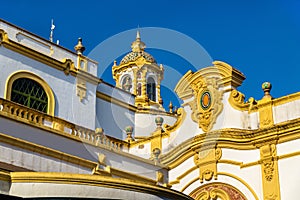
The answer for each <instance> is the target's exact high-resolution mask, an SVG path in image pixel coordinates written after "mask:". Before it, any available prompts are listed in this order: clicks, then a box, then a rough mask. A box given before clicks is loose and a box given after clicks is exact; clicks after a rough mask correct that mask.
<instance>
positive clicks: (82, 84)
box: [76, 76, 87, 102]
mask: <svg viewBox="0 0 300 200" xmlns="http://www.w3.org/2000/svg"><path fill="white" fill-rule="evenodd" d="M76 88H77V89H76V93H77V96H79V99H80V101H81V102H82V101H83V99H84V98H85V97H86V90H87V88H86V80H84V79H82V78H81V77H80V76H77V83H76Z"/></svg>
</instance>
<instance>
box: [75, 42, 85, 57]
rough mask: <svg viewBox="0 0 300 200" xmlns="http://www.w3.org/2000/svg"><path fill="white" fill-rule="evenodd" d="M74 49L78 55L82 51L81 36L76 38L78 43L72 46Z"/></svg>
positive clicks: (83, 48)
mask: <svg viewBox="0 0 300 200" xmlns="http://www.w3.org/2000/svg"><path fill="white" fill-rule="evenodd" d="M74 49H75V51H76V52H77V54H80V55H81V54H82V53H83V52H84V50H85V47H84V46H83V45H82V38H78V43H77V45H76V46H75V47H74Z"/></svg>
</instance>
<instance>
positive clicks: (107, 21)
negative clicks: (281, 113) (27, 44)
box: [0, 0, 300, 103]
mask: <svg viewBox="0 0 300 200" xmlns="http://www.w3.org/2000/svg"><path fill="white" fill-rule="evenodd" d="M299 10H300V1H297V0H289V1H286V0H270V1H260V0H251V1H250V0H249V1H240V0H236V1H224V0H219V1H214V0H210V1H207V0H206V1H202V0H194V1H179V0H177V1H176V0H175V1H160V0H153V1H132V0H131V1H104V0H103V1H100V0H99V1H97V0H94V1H92V0H85V1H75V0H74V1H71V0H69V1H68V0H65V1H63V0H60V1H58V0H53V1H33V0H27V1H21V0H18V1H4V2H2V3H1V13H0V17H1V18H2V19H4V20H6V21H8V22H11V23H13V24H15V25H17V26H20V27H22V28H24V29H26V30H28V31H30V32H32V33H35V34H37V35H40V36H41V37H44V38H49V29H50V20H51V19H52V18H53V19H54V21H55V25H56V28H55V30H54V39H55V40H56V39H59V40H60V44H61V45H62V46H64V47H66V48H69V49H72V50H73V47H74V45H75V44H76V42H77V38H78V37H82V38H83V42H84V45H85V46H86V49H87V50H86V52H85V54H86V55H87V54H88V53H89V52H90V51H91V50H92V49H94V48H95V46H96V45H98V44H99V43H101V42H102V41H104V40H106V39H107V38H109V37H111V36H113V35H115V34H118V33H120V32H123V31H126V30H129V29H133V28H137V26H138V25H139V26H140V27H162V28H168V29H172V30H175V31H178V32H181V33H183V34H185V35H187V36H189V37H191V38H193V39H194V40H196V41H197V42H198V43H199V44H201V45H202V46H203V47H204V49H205V50H206V51H207V52H208V53H209V55H210V56H211V57H212V58H213V60H221V61H225V62H227V63H229V64H230V65H232V66H234V67H235V68H237V69H239V70H240V71H241V72H243V73H244V74H245V76H246V77H247V79H246V80H245V82H244V84H243V86H242V87H240V88H239V90H240V91H242V92H243V93H244V94H245V95H246V98H247V99H248V98H249V97H251V96H253V97H254V98H255V99H260V98H261V97H262V95H263V93H262V90H261V84H262V83H263V82H264V81H270V82H271V83H272V84H273V89H272V92H271V94H272V95H273V96H274V97H280V96H283V95H287V94H290V93H294V92H298V91H299V90H300V80H299V74H300V63H299V58H300V48H299V45H300V12H299ZM134 37H135V36H134V35H133V36H132V39H131V40H129V41H128V51H130V43H131V42H132V40H133V39H134ZM142 37H143V35H142ZM144 42H145V43H146V44H147V41H144ZM116 48H118V46H117V45H115V46H114V47H112V48H110V49H108V51H112V50H114V49H116ZM190 51H193V49H191V50H190ZM150 52H151V49H150ZM151 53H153V55H154V56H155V58H156V60H157V61H158V63H164V64H168V65H169V66H172V67H174V68H183V69H180V70H181V72H182V71H184V67H185V66H186V65H189V63H188V62H187V61H186V60H184V59H182V58H180V57H178V56H176V55H172V53H170V52H160V51H155V50H154V51H152V52H151ZM168 59H169V61H168ZM111 62H112V61H111ZM99 63H101V61H100V60H99ZM108 76H109V75H107V74H106V75H105V77H102V78H103V79H104V80H107V81H109V82H112V79H111V78H110V77H108ZM169 78H170V77H169ZM165 79H166V81H167V80H168V77H167V75H165ZM166 95H168V94H167V93H166ZM167 103H168V102H167Z"/></svg>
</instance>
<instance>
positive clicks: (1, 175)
mask: <svg viewBox="0 0 300 200" xmlns="http://www.w3.org/2000/svg"><path fill="white" fill-rule="evenodd" d="M0 180H1V181H7V182H10V173H9V172H4V171H0Z"/></svg>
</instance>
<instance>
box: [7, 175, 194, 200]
mask: <svg viewBox="0 0 300 200" xmlns="http://www.w3.org/2000/svg"><path fill="white" fill-rule="evenodd" d="M10 176H11V182H12V183H48V184H50V183H53V184H72V185H90V186H96V187H107V188H115V189H121V190H130V191H136V192H141V193H148V194H153V195H158V196H163V197H167V198H169V199H178V200H181V199H182V200H183V199H189V200H192V198H191V197H189V196H187V195H185V194H183V193H180V192H178V191H175V190H171V189H169V188H166V187H162V186H158V185H155V184H147V183H144V182H140V181H137V180H129V179H122V178H113V177H107V176H100V175H84V174H69V173H55V172H11V173H10Z"/></svg>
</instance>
